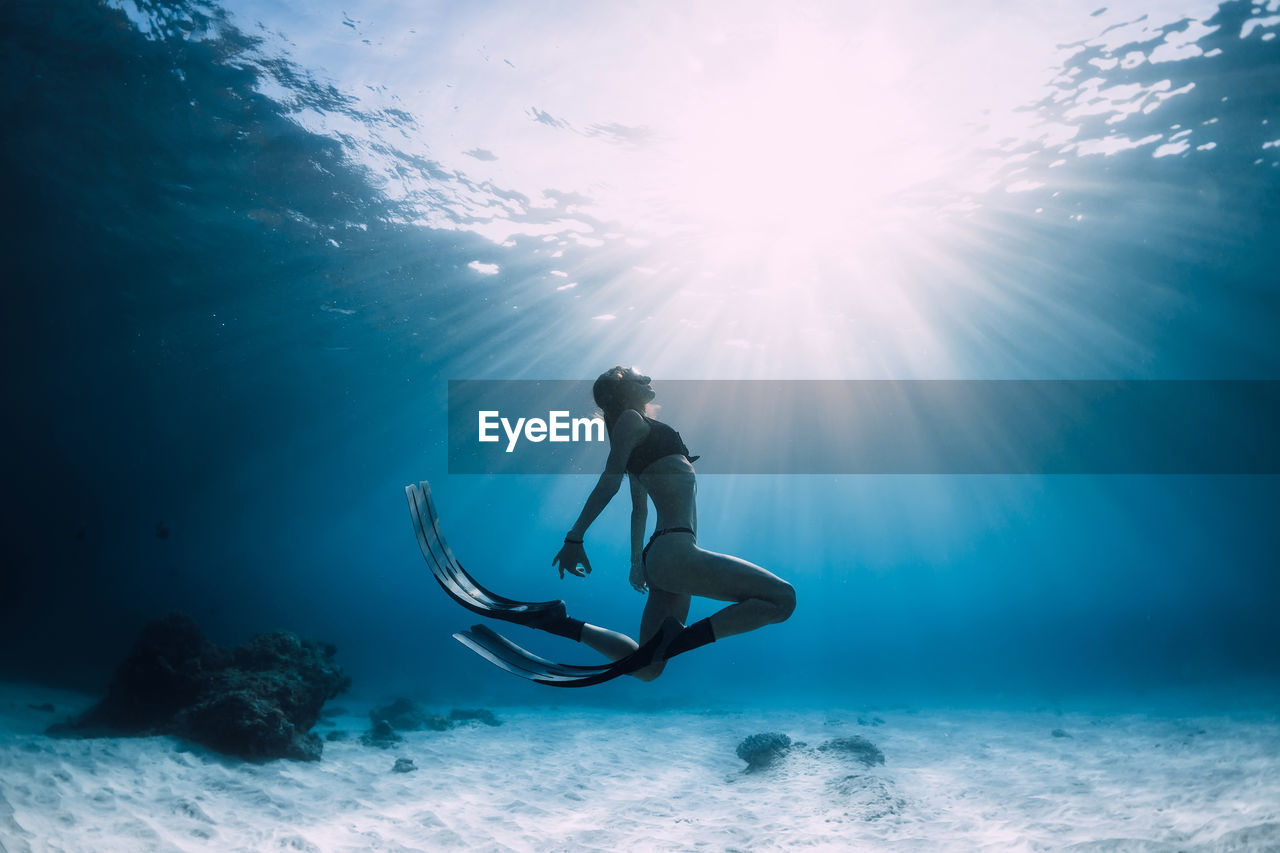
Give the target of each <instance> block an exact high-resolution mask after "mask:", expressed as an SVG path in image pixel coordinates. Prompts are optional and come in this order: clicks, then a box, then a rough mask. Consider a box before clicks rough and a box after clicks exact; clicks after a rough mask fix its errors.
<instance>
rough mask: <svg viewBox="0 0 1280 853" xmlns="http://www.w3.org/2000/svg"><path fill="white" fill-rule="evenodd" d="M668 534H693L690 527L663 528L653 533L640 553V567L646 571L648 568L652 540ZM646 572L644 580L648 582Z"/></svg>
mask: <svg viewBox="0 0 1280 853" xmlns="http://www.w3.org/2000/svg"><path fill="white" fill-rule="evenodd" d="M668 533H693V528H691V527H664V528H662V529H661V530H655V531H653V535H652V536H650V537H649V544H648V545H645V546H644V550H643V551H641V552H640V565H642V566H644V567H645V569H646V570H647V569H648V568H649V549H650V548H652V547H653V540H655V539H657V538H658V537H659V536H666V535H667V534H668ZM694 541H695V542H696V541H698V540H697V534H694ZM648 579H649V578H648V572H647V571H646V573H645V580H648Z"/></svg>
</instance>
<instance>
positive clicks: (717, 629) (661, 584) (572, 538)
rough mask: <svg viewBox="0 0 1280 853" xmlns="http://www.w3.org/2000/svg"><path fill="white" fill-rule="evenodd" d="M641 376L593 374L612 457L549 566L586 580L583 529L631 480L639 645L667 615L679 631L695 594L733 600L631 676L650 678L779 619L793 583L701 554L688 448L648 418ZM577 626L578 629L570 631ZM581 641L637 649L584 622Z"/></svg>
mask: <svg viewBox="0 0 1280 853" xmlns="http://www.w3.org/2000/svg"><path fill="white" fill-rule="evenodd" d="M649 382H650V380H649V377H648V376H645V375H643V374H640V373H638V372H636V371H635V369H634V368H624V367H614V368H612V369H610V370H607V371H605V372H604V373H602V374H600V378H599V379H597V380H596V383H595V386H594V388H593V396H594V397H595V401H596V405H597V406H599V407H600V410H601V412H603V414H604V422H605V426H606V427H607V428H608V432H609V458H608V460H607V461H606V462H605V466H604V473H603V474H601V475H600V480H599V482H597V483H596V486H595V488H594V489H592V490H591V494H590V495H589V496H588V497H587V503H586V506H584V507H583V509H582V514H581V515H579V516H578V520H577V522H576V523H575V524H574V525H573V527H572V528H570V529H569V532H568V534H567V535H566V536H565V538H564V547H563V548H561V549H560V552H559V553H558V554H556V556H555V558H554V559H553V560H552V561H551V562H552V564H553V565H558V566H559V569H560V577H561V578H563V577H564V573H565V572H566V571H567V572H569V573H570V574H573V575H577V576H578V577H585V576H586V575H587V574H588V573H590V571H591V563H590V562H589V561H588V560H587V554H586V551H585V550H584V548H583V538H584V536H585V534H586V532H587V528H589V527H590V526H591V523H592V522H593V521H595V520H596V517H597V516H599V515H600V513H601V512H602V511H603V510H604V508H605V506H607V505H608V503H609V501H610V500H611V499H612V498H613V496H614V495H615V494H617V492H618V488H619V486H621V485H622V475H623V473H624V472H626V473H627V474H629V475H630V477H629V479H630V482H631V503H632V508H631V585H632V586H633V587H634V588H635V589H636V590H637V591H639V592H642V593H643V592H645V591H646V590H647V591H648V593H649V600H648V602H647V603H646V604H645V608H644V615H643V616H642V617H641V619H640V642H641V643H644V642H645V641H646V640H648V639H649V638H651V637H652V636H653V635H654V634H656V633H657V632H658V629H659V627H660V626H661V625H662V624H663V621H664V620H665V619H667V618H668V617H674V618H675V619H677V620H679V622H680V623H681V624H684V622H685V620H686V619H687V618H688V616H689V603H690V598H691V597H692V596H695V595H698V596H702V597H704V598H713V599H715V600H717V601H731V602H733V603H732V604H730V605H729V606H728V607H725V608H724V609H723V610H720V611H719V612H717V613H715V614H713V615H712V616H710V617H709V618H707V619H703V620H701V621H699V622H696V623H694V624H693V625H690V626H688V627H686V628H685V629H684V630H683V631H681V632H680V633H679V634H676V635H675V637H674V639H673V640H672V641H671V642H670V643H669V644H668V645H667V646H666V648H665V649H659V651H658V654H657V655H656V656H655V659H654V662H653V663H652V664H650V665H649V666H647V667H644V668H643V669H640V670H637V671H635V672H633V673H631V674H632V675H635V676H636V677H637V678H640V679H642V680H644V681H652V680H653V679H655V678H657V677H658V676H659V675H661V674H662V670H663V669H664V668H665V667H666V659H667V658H670V657H673V656H674V655H677V654H680V653H681V652H686V651H688V650H689V649H694V648H697V647H698V646H702V645H706V644H707V643H710V642H713V641H715V640H718V639H721V638H723V637H728V636H732V635H733V634H741V633H743V632H745V631H751V630H754V629H756V628H760V627H762V626H764V625H769V624H772V623H774V622H782V621H785V620H786V619H787V618H788V617H789V616H790V615H791V612H792V611H793V610H794V609H795V606H796V593H795V589H794V588H792V586H791V584H789V583H787V582H786V581H784V580H782V579H781V578H779V577H778V576H777V575H774V574H772V573H771V572H768V571H765V570H764V569H762V568H760V567H759V566H756V565H753V564H752V563H748V562H747V561H746V560H740V559H738V558H737V557H731V556H728V555H727V554H716V553H714V552H712V551H707V550H705V549H703V548H699V547H698V543H697V530H698V511H697V507H696V506H695V502H694V496H695V494H696V492H697V480H696V478H695V476H694V470H693V465H692V460H693V459H697V458H698V457H696V456H695V457H692V458H691V457H690V456H689V450H688V448H687V447H685V445H684V442H683V441H681V439H680V434H679V433H677V432H676V431H675V430H673V429H672V428H671V427H669V426H667V425H666V424H664V423H661V422H659V421H656V420H654V419H653V418H650V417H647V416H646V415H645V405H646V404H647V403H649V402H650V401H651V400H653V398H654V392H653V388H652V387H651V386H650V384H649ZM650 498H652V500H653V505H654V507H655V508H656V509H657V511H658V519H657V528H656V530H655V532H654V534H653V536H652V537H650V539H649V543H648V544H647V545H645V546H644V547H643V549H642V548H641V543H642V542H643V541H644V531H645V521H646V519H647V516H648V500H649V499H650ZM575 627H576V626H575ZM580 639H581V641H582V642H583V643H585V644H587V645H588V646H590V647H591V648H593V649H595V650H596V651H598V652H600V653H602V654H604V655H605V656H607V657H609V658H611V659H612V660H618V659H620V658H623V657H625V656H627V655H629V654H631V653H632V652H634V651H635V650H636V649H637V648H638V645H637V643H636V642H635V641H634V640H632V639H631V638H630V637H627V636H626V635H624V634H619V633H617V632H616V631H609V630H607V629H605V628H600V627H597V626H595V625H586V624H584V625H582V626H581V633H580Z"/></svg>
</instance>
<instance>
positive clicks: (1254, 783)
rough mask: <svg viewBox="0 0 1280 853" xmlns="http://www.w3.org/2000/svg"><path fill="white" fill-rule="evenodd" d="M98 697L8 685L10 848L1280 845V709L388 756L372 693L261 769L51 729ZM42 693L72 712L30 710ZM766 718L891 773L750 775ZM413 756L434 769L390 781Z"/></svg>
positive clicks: (482, 735)
mask: <svg viewBox="0 0 1280 853" xmlns="http://www.w3.org/2000/svg"><path fill="white" fill-rule="evenodd" d="M92 698H93V697H86V696H82V695H74V694H63V693H59V692H57V691H53V690H48V689H44V688H32V687H27V688H19V687H13V686H9V687H0V726H3V729H0V848H3V849H4V850H7V851H12V853H17V851H26V850H33V851H44V850H58V851H64V850H65V851H81V850H83V851H95V853H96V851H104V853H105V851H130V853H135V851H146V850H218V851H230V850H304V851H305V850H319V851H331V850H332V851H341V850H351V851H357V850H359V851H364V850H391V851H398V850H424V851H436V850H452V849H457V850H602V851H617V850H625V851H631V850H716V851H721V850H743V851H747V850H750V851H757V850H770V849H778V848H793V847H794V848H808V849H814V850H842V849H843V850H849V849H852V850H881V849H892V850H928V851H935V850H963V851H972V850H1000V851H1005V850H1060V849H1064V848H1072V849H1083V850H1142V851H1157V850H1158V851H1199V850H1224V851H1225V850H1280V718H1278V717H1277V716H1276V715H1275V714H1274V713H1271V714H1256V715H1247V714H1232V715H1216V716H1205V717H1194V718H1190V717H1183V718H1173V717H1146V716H1137V715H1130V716H1090V715H1087V714H1080V713H1066V714H1055V713H1052V712H1025V713H1020V712H1008V711H1001V712H978V711H942V710H920V711H915V712H912V711H907V710H892V711H889V710H866V711H858V710H852V711H829V710H815V711H809V712H795V711H792V712H764V711H748V712H735V713H702V714H699V713H691V712H683V711H671V712H660V713H619V712H614V711H605V710H582V709H555V708H495V709H494V710H495V711H496V712H497V713H498V715H499V717H500V718H501V719H502V720H503V721H504V724H503V725H502V726H501V727H498V728H493V727H488V726H483V725H479V724H470V725H464V726H460V727H458V728H456V729H453V730H451V731H447V732H413V733H408V734H406V739H405V742H404V743H403V744H400V745H399V746H397V747H393V748H392V749H388V750H381V749H373V748H369V747H365V746H362V745H360V743H359V741H358V739H357V736H358V734H359V733H360V732H361V731H363V730H364V729H365V728H367V717H365V716H364V713H365V711H366V710H367V705H366V704H361V703H358V702H355V701H347V697H343V699H340V700H339V702H338V703H335V704H341V705H344V706H346V707H348V708H350V709H351V710H352V714H351V715H350V716H346V717H341V718H339V719H338V720H337V721H336V722H337V726H338V728H343V729H347V730H349V731H351V732H352V738H351V740H349V741H346V742H334V743H327V744H326V746H325V755H324V760H323V761H321V762H319V763H314V764H301V763H296V762H288V761H278V762H272V763H268V764H264V765H253V764H245V763H242V762H239V761H235V760H231V759H226V758H222V757H219V756H216V755H213V754H211V753H208V752H207V751H205V750H202V749H199V748H195V747H191V746H188V745H185V744H182V743H180V742H178V741H176V740H173V739H170V738H144V739H115V738H110V739H100V740H58V739H50V738H47V737H45V736H43V735H42V734H40V732H41V731H42V730H43V728H44V727H45V726H46V725H48V724H49V723H50V722H51V721H53V720H54V719H56V718H57V717H61V716H64V715H65V714H66V713H69V712H73V711H77V710H80V709H82V708H83V707H85V706H86V705H87V704H89V703H90V702H91V701H92ZM553 698H554V697H553ZM46 701H50V702H53V703H54V704H55V705H56V706H57V707H58V710H59V713H58V715H57V717H55V716H54V715H50V714H48V713H47V712H41V711H36V710H33V709H30V708H28V707H27V703H28V702H35V703H41V702H46ZM438 710H442V711H447V710H448V709H447V708H445V709H438ZM860 716H861V717H864V718H867V719H868V721H870V718H871V717H873V716H876V717H880V718H881V719H883V720H884V723H883V724H882V725H877V726H860V725H859V724H858V718H859V717H860ZM329 728H330V727H329V726H321V727H319V728H318V729H317V730H318V731H319V732H321V733H322V734H323V733H324V732H326V731H328V730H329ZM1054 729H1061V730H1063V731H1065V732H1066V733H1068V734H1069V735H1070V737H1054V736H1052V734H1051V732H1052V731H1053V730H1054ZM763 731H781V732H785V733H786V734H788V735H790V736H791V738H792V739H793V740H798V741H805V742H807V743H808V744H809V745H810V746H816V745H817V744H818V743H821V742H822V741H825V740H828V739H831V738H833V737H840V736H845V735H853V734H859V735H862V736H863V737H866V738H868V739H869V740H871V741H872V742H873V743H875V744H876V745H877V746H879V747H880V748H881V749H882V750H883V751H884V754H885V757H886V764H885V765H883V766H877V767H874V768H871V769H866V768H863V767H862V766H861V765H860V764H857V763H854V762H851V761H849V760H848V759H845V758H837V757H831V756H830V755H820V754H818V753H815V752H811V751H807V750H801V751H798V752H793V754H792V755H791V756H790V757H789V758H788V759H786V760H785V762H784V763H783V764H782V765H781V766H780V767H778V768H776V769H775V770H772V771H766V772H761V773H754V774H743V773H742V770H743V767H744V764H743V762H742V761H740V760H739V759H738V758H737V757H736V755H735V749H736V747H737V744H738V743H739V742H740V741H741V740H742V739H743V738H744V737H745V736H747V735H750V734H754V733H757V732H763ZM399 757H404V758H411V759H413V761H414V762H415V763H416V765H417V766H418V768H420V769H418V770H417V771H415V772H411V773H392V772H391V767H392V765H393V764H394V763H395V760H396V758H399ZM1073 845H1075V846H1073Z"/></svg>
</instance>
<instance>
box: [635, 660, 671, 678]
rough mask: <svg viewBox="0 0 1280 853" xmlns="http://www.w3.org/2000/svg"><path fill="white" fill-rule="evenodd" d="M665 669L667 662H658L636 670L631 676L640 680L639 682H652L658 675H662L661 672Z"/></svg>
mask: <svg viewBox="0 0 1280 853" xmlns="http://www.w3.org/2000/svg"><path fill="white" fill-rule="evenodd" d="M666 668H667V662H666V661H664V660H660V661H658V662H657V663H651V664H649V665H648V666H646V667H645V668H644V669H637V670H636V671H635V672H633V673H631V674H632V675H633V676H634V677H636V678H638V679H640V680H641V681H653V680H654V679H656V678H657V677H658V676H659V675H662V671H663V670H664V669H666Z"/></svg>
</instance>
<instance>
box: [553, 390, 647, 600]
mask: <svg viewBox="0 0 1280 853" xmlns="http://www.w3.org/2000/svg"><path fill="white" fill-rule="evenodd" d="M648 430H649V425H648V424H646V423H645V422H644V419H643V418H641V417H640V415H639V414H637V413H636V412H634V411H631V410H630V409H628V410H627V411H625V412H623V413H622V415H621V416H620V417H619V418H618V422H617V423H616V424H614V427H613V435H612V436H610V443H609V458H608V459H607V460H605V463H604V473H602V474H601V475H600V479H599V480H597V481H596V485H595V488H594V489H592V490H591V494H589V495H587V503H586V505H585V506H583V508H582V512H581V513H580V514H579V515H578V520H577V521H576V522H574V524H573V527H571V528H569V532H568V534H567V535H566V536H565V547H563V548H561V549H560V553H558V554H556V556H555V558H554V559H553V560H552V561H551V562H552V563H553V564H554V563H559V564H560V573H561V576H562V577H563V575H564V572H565V571H566V570H567V571H569V572H572V573H573V574H575V575H578V576H579V577H582V576H583V575H584V574H585V573H584V572H583V571H582V570H580V569H579V568H578V565H577V564H578V563H581V564H582V565H584V566H586V568H587V572H590V571H591V566H590V564H588V563H587V561H586V552H585V550H584V549H583V547H582V540H583V538H584V537H585V535H586V532H587V528H588V527H590V526H591V523H592V522H593V521H595V520H596V518H597V517H598V516H599V515H600V513H602V512H604V508H605V507H606V506H608V505H609V501H611V500H613V496H614V495H616V494H617V493H618V488H619V487H620V486H621V485H622V474H623V472H624V471H626V470H627V460H628V459H630V458H631V451H632V450H634V449H635V447H636V445H637V444H639V443H640V442H641V441H643V440H644V436H645V435H646V434H647V433H648ZM575 560H576V562H574V561H575Z"/></svg>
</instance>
